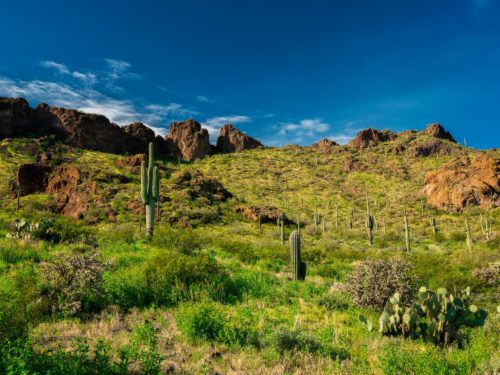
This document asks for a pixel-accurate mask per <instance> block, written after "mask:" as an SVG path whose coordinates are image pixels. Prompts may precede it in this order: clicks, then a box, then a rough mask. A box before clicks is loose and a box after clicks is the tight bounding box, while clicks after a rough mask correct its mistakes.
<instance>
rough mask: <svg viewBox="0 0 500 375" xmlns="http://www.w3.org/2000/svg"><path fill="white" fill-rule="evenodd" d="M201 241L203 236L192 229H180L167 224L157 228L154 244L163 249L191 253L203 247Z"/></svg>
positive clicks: (185, 253)
mask: <svg viewBox="0 0 500 375" xmlns="http://www.w3.org/2000/svg"><path fill="white" fill-rule="evenodd" d="M201 242H202V239H201V237H200V236H199V235H198V234H197V233H196V232H195V231H193V230H192V229H189V228H184V229H182V230H180V229H174V228H172V227H169V226H165V227H159V228H158V229H157V230H156V232H155V236H154V237H153V241H152V244H153V245H154V246H157V247H159V248H162V249H168V250H172V251H176V252H179V253H181V254H184V255H191V254H194V253H196V252H197V251H198V250H199V249H200V248H201Z"/></svg>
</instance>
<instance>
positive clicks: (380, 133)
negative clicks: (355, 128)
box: [349, 128, 397, 148]
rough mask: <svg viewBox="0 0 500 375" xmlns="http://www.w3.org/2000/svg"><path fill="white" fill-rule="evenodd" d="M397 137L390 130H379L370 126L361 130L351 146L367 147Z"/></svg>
mask: <svg viewBox="0 0 500 375" xmlns="http://www.w3.org/2000/svg"><path fill="white" fill-rule="evenodd" d="M396 137H397V135H396V134H394V133H393V132H391V131H389V130H377V129H372V128H368V129H365V130H361V131H360V132H359V133H358V134H357V135H356V138H354V139H353V140H352V141H351V142H349V146H351V147H354V148H366V147H370V146H375V145H377V144H379V143H382V142H387V141H390V140H392V139H395V138H396Z"/></svg>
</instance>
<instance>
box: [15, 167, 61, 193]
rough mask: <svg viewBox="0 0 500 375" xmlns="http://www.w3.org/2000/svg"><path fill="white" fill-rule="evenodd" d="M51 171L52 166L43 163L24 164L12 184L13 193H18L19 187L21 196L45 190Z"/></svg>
mask: <svg viewBox="0 0 500 375" xmlns="http://www.w3.org/2000/svg"><path fill="white" fill-rule="evenodd" d="M51 171H52V169H51V168H50V167H48V166H45V165H41V164H22V165H21V166H20V167H19V169H18V170H17V173H16V179H15V181H14V185H13V186H12V193H13V195H14V196H15V195H17V190H18V189H19V194H20V195H21V196H24V195H28V194H33V193H42V192H44V191H45V189H46V188H47V183H48V177H49V174H50V172H51Z"/></svg>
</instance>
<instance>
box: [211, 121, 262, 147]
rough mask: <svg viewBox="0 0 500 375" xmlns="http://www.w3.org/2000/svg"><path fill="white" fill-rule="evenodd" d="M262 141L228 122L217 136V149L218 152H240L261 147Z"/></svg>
mask: <svg viewBox="0 0 500 375" xmlns="http://www.w3.org/2000/svg"><path fill="white" fill-rule="evenodd" d="M261 146H262V143H260V142H259V141H258V140H256V139H254V138H252V137H249V136H248V135H246V134H245V133H243V132H241V131H239V130H238V129H236V128H235V127H234V126H233V125H231V124H227V125H224V126H223V127H222V129H221V130H220V133H219V138H217V146H216V149H217V151H218V152H225V153H227V152H239V151H243V150H250V149H254V148H257V147H261Z"/></svg>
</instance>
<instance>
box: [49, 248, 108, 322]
mask: <svg viewBox="0 0 500 375" xmlns="http://www.w3.org/2000/svg"><path fill="white" fill-rule="evenodd" d="M98 257H99V254H97V253H93V254H75V255H64V254H59V255H56V256H55V258H54V260H52V261H51V262H46V263H42V264H41V265H40V270H41V273H42V276H43V278H44V284H43V291H42V296H43V297H44V298H45V299H46V300H47V302H48V304H49V306H50V309H51V311H52V313H53V314H57V313H61V314H62V315H79V314H82V313H89V312H94V311H97V310H99V309H100V308H102V307H103V306H104V305H105V303H106V297H105V296H106V293H105V289H104V280H103V278H102V275H103V272H104V270H105V269H106V265H105V264H104V263H102V262H101V261H100V260H99V259H98Z"/></svg>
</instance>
